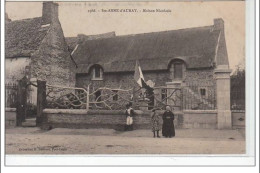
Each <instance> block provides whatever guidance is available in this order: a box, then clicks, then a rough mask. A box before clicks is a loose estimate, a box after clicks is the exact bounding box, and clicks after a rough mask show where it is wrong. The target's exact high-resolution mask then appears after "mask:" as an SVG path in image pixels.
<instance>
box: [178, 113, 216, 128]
mask: <svg viewBox="0 0 260 173" xmlns="http://www.w3.org/2000/svg"><path fill="white" fill-rule="evenodd" d="M182 128H206V129H215V128H217V111H216V110H185V111H183V122H182Z"/></svg>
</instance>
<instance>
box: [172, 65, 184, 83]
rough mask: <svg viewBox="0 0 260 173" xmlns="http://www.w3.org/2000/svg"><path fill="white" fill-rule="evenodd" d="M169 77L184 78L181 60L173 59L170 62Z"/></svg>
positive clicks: (174, 78) (173, 78)
mask: <svg viewBox="0 0 260 173" xmlns="http://www.w3.org/2000/svg"><path fill="white" fill-rule="evenodd" d="M170 73H171V79H172V80H173V81H175V80H185V64H184V62H183V61H181V60H174V61H172V62H171V64H170Z"/></svg>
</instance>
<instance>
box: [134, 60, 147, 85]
mask: <svg viewBox="0 0 260 173" xmlns="http://www.w3.org/2000/svg"><path fill="white" fill-rule="evenodd" d="M134 79H135V81H136V82H137V83H138V85H139V86H140V87H141V88H143V84H144V83H145V82H144V75H143V72H142V70H141V67H140V64H139V61H138V60H137V61H136V64H135V74H134Z"/></svg>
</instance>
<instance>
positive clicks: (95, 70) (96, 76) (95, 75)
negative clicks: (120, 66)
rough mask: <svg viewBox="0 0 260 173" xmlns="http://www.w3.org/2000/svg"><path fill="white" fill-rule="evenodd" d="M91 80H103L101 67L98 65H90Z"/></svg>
mask: <svg viewBox="0 0 260 173" xmlns="http://www.w3.org/2000/svg"><path fill="white" fill-rule="evenodd" d="M91 74H92V80H103V69H102V67H101V66H99V65H95V66H93V67H92V71H91Z"/></svg>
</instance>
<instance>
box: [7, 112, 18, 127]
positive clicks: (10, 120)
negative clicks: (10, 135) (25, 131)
mask: <svg viewBox="0 0 260 173" xmlns="http://www.w3.org/2000/svg"><path fill="white" fill-rule="evenodd" d="M15 126H16V108H5V128H13V127H15Z"/></svg>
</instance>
